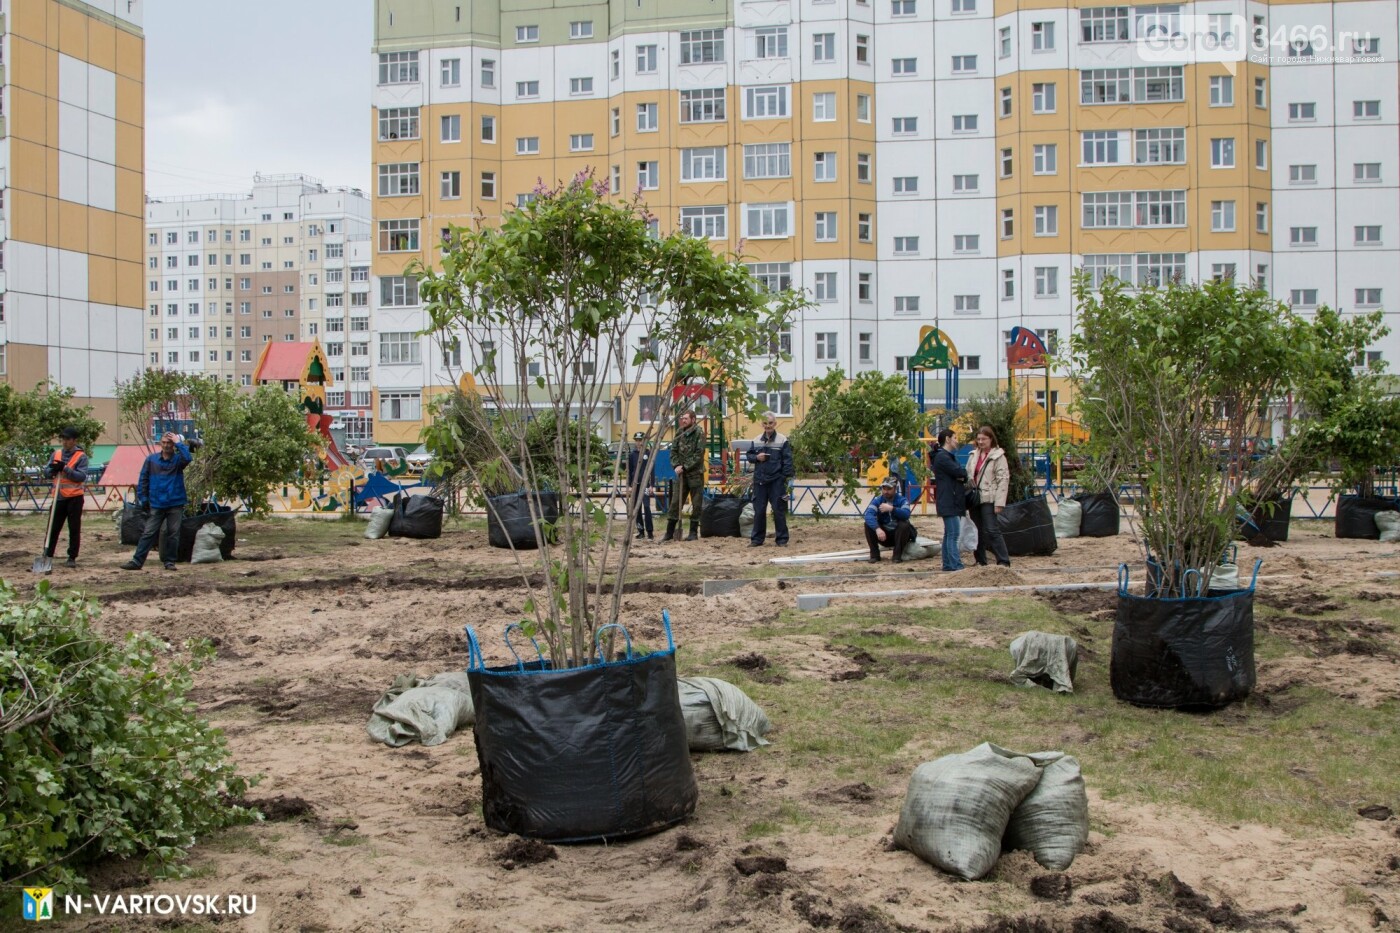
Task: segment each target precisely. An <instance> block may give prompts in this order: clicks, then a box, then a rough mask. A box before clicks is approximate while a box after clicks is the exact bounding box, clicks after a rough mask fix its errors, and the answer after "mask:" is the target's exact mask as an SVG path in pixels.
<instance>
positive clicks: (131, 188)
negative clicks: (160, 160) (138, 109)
mask: <svg viewBox="0 0 1400 933" xmlns="http://www.w3.org/2000/svg"><path fill="white" fill-rule="evenodd" d="M118 125H120V124H118ZM116 174H117V213H119V214H128V215H130V216H133V217H141V216H142V205H143V204H144V203H145V193H144V192H143V191H142V189H141V173H140V172H139V171H131V170H130V169H125V168H118V169H117V173H116Z"/></svg>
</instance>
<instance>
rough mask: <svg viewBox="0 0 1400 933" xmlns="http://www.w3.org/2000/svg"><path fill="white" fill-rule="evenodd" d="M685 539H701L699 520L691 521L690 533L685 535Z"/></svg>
mask: <svg viewBox="0 0 1400 933" xmlns="http://www.w3.org/2000/svg"><path fill="white" fill-rule="evenodd" d="M685 539H686V540H687V541H699V540H700V523H699V522H691V523H690V534H688V535H686V536H685Z"/></svg>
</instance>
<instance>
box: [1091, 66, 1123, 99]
mask: <svg viewBox="0 0 1400 933" xmlns="http://www.w3.org/2000/svg"><path fill="white" fill-rule="evenodd" d="M1131 79H1132V71H1131V70H1130V69H1128V68H1090V69H1086V70H1084V71H1081V72H1079V102H1080V103H1081V104H1126V103H1128V101H1130V100H1131V99H1132V80H1131Z"/></svg>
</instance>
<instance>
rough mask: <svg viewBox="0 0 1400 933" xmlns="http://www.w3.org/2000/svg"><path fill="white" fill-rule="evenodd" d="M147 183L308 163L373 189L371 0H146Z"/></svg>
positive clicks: (320, 173) (214, 181)
mask: <svg viewBox="0 0 1400 933" xmlns="http://www.w3.org/2000/svg"><path fill="white" fill-rule="evenodd" d="M145 31H146V191H147V192H148V193H149V194H150V195H152V196H153V197H170V196H174V195H182V194H209V193H216V192H229V193H233V192H241V191H246V190H247V189H248V188H249V187H251V185H252V183H253V173H254V172H262V173H263V174H277V173H282V172H303V173H305V174H307V175H311V176H314V177H316V178H319V179H321V180H322V181H324V182H325V183H326V184H327V185H350V186H352V187H357V188H361V189H363V190H364V191H365V192H366V193H368V192H369V180H370V164H369V160H370V127H369V106H370V91H371V89H372V87H373V81H374V72H373V69H372V68H371V59H370V45H371V43H372V42H373V41H374V10H373V3H372V0H237V2H228V0H147V2H146V9H145Z"/></svg>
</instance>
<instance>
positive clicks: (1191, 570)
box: [1181, 567, 1201, 599]
mask: <svg viewBox="0 0 1400 933" xmlns="http://www.w3.org/2000/svg"><path fill="white" fill-rule="evenodd" d="M1192 575H1194V576H1195V577H1196V593H1195V595H1197V596H1200V595H1201V572H1200V571H1199V570H1197V569H1196V568H1195V567H1188V568H1187V569H1186V571H1185V572H1184V573H1182V575H1181V597H1182V599H1190V598H1191V591H1190V590H1189V589H1188V588H1187V585H1188V584H1189V583H1190V582H1191V577H1192Z"/></svg>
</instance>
